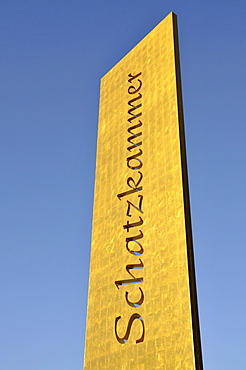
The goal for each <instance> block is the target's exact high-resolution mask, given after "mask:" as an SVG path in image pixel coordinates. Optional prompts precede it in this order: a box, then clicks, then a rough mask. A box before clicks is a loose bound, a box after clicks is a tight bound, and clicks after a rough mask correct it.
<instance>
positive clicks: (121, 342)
mask: <svg viewBox="0 0 246 370" xmlns="http://www.w3.org/2000/svg"><path fill="white" fill-rule="evenodd" d="M120 318H121V316H118V317H116V319H115V326H114V331H115V335H116V338H117V340H118V342H119V343H120V344H125V343H126V342H127V341H128V338H129V336H130V332H131V327H132V323H133V321H134V320H140V322H141V323H142V329H143V331H142V336H141V337H140V338H139V339H137V340H136V343H141V342H143V341H144V321H143V319H142V317H141V316H140V315H139V314H138V313H134V314H133V315H132V316H131V317H130V319H129V322H128V325H127V329H126V334H125V335H124V337H122V338H120V337H119V336H118V334H117V323H118V321H119V320H120Z"/></svg>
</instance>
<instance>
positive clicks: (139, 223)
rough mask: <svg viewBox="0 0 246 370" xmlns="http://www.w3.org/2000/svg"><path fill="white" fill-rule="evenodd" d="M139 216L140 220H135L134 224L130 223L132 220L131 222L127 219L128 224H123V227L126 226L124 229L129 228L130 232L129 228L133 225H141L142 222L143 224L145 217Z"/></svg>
mask: <svg viewBox="0 0 246 370" xmlns="http://www.w3.org/2000/svg"><path fill="white" fill-rule="evenodd" d="M139 218H140V221H138V222H133V223H132V224H130V222H129V221H127V223H126V225H123V228H124V229H127V232H129V229H130V228H131V227H135V226H140V225H142V224H143V219H142V217H140V216H139Z"/></svg>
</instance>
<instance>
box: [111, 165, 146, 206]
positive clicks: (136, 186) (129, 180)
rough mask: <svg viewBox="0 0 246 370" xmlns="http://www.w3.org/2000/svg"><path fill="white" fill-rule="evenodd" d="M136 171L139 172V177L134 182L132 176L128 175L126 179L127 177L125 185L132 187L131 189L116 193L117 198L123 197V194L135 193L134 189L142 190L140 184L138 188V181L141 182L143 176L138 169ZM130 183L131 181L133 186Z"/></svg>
mask: <svg viewBox="0 0 246 370" xmlns="http://www.w3.org/2000/svg"><path fill="white" fill-rule="evenodd" d="M138 173H139V174H140V179H139V180H138V182H137V183H136V182H135V180H134V179H133V178H132V177H128V179H127V185H128V186H129V187H130V188H132V190H128V191H125V192H124V193H120V194H117V197H118V198H119V200H121V198H122V197H124V196H125V195H129V194H132V193H135V192H136V191H140V190H142V186H140V187H139V188H138V185H139V184H140V182H141V180H142V178H143V174H142V172H140V171H138ZM130 183H133V186H131V185H130Z"/></svg>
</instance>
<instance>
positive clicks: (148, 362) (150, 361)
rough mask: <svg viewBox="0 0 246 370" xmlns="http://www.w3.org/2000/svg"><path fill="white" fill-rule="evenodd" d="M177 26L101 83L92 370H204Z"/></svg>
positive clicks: (89, 350)
mask: <svg viewBox="0 0 246 370" xmlns="http://www.w3.org/2000/svg"><path fill="white" fill-rule="evenodd" d="M177 37H178V36H177V20H176V15H175V14H174V13H170V14H169V15H168V16H167V17H166V18H165V19H164V20H163V21H162V22H161V23H159V24H158V25H157V26H156V27H155V28H154V29H153V31H152V32H150V33H149V34H148V35H147V36H146V37H145V38H144V39H143V40H142V41H141V42H140V43H139V44H138V45H137V46H135V47H134V48H133V49H132V50H131V51H130V52H129V53H128V54H127V55H126V56H125V57H124V58H123V59H122V60H121V61H120V62H118V63H117V64H116V65H115V66H114V67H113V68H112V69H111V70H110V71H109V72H108V73H107V74H106V75H105V76H104V77H103V78H102V80H101V94H100V112H99V126H98V143H97V162H96V180H95V197H94V212H93V230H92V247H91V262H90V280H89V298H88V314H87V330H86V351H85V365H84V366H85V367H84V368H85V369H86V370H89V369H91V370H101V369H112V370H113V369H116V370H121V369H124V370H130V369H133V370H152V369H166V370H175V369H177V370H178V369H179V370H185V369H186V370H192V369H197V370H198V369H199V370H201V369H202V359H201V345H200V334H199V322H198V309H197V297H196V285H195V272H194V257H193V247H192V234H191V220H190V206H189V194H188V179H187V165H186V152H185V138H184V124H183V110H182V96H181V82H180V68H179V52H178V39H177Z"/></svg>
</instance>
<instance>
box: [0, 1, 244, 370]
mask: <svg viewBox="0 0 246 370" xmlns="http://www.w3.org/2000/svg"><path fill="white" fill-rule="evenodd" d="M170 11H174V12H175V13H176V14H177V15H178V21H179V40H180V54H181V73H182V84H183V100H184V111H185V125H186V141H187V152H188V167H189V179H190V195H191V207H192V219H193V234H194V246H195V258H196V272H197V285H198V297H199V308H200V323H201V334H202V346H203V357H204V365H205V369H206V370H244V369H246V357H245V343H246V315H245V307H246V293H245V283H246V269H245V264H246V197H245V191H246V103H245V101H246V45H245V44H246V38H245V36H246V3H245V1H242V0H241V1H240V0H234V1H229V0H224V1H216V0H213V1H212V0H206V1H197V0H196V1H195V0H194V1H184V0H172V1H170V0H166V1H163V0H160V1H159V0H151V1H150V0H145V1H143V0H141V1H140V0H135V1H129V0H124V1H116V0H103V1H102V0H94V1H86V0H80V1H79V0H42V1H41V0H25V1H24V0H1V2H0V28H1V32H0V52H1V58H0V74H1V78H0V94H1V100H0V101H1V109H0V117H1V120H0V128H1V131H0V133H1V134H0V150H1V155H0V171H1V192H0V194H1V202H0V215H1V216H0V217H1V222H0V225H1V234H0V238H1V239H0V241H1V242H0V283H1V288H0V301H1V302H0V324H1V325H0V326H1V330H0V332H1V334H0V369H2V370H79V369H80V370H81V369H82V368H83V347H84V336H85V319H86V304H87V285H88V273H89V254H90V238H91V221H92V220H91V217H92V206H93V186H94V173H95V153H96V136H97V116H98V101H99V81H100V78H101V77H102V76H103V75H104V74H105V73H106V72H107V71H108V70H109V69H110V68H111V67H112V66H113V65H114V64H115V63H117V62H118V61H119V60H120V59H121V58H122V57H123V56H124V55H125V54H126V53H127V52H128V51H129V50H130V49H131V48H132V47H134V46H135V45H136V43H138V42H139V41H140V40H141V39H142V38H143V37H144V36H145V35H146V34H147V33H148V32H149V31H151V29H152V28H154V27H155V26H156V25H157V24H158V23H159V22H160V21H161V20H162V19H163V18H164V17H165V16H166V15H167V14H168V13H169V12H170ZM95 370H96V369H95Z"/></svg>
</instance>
